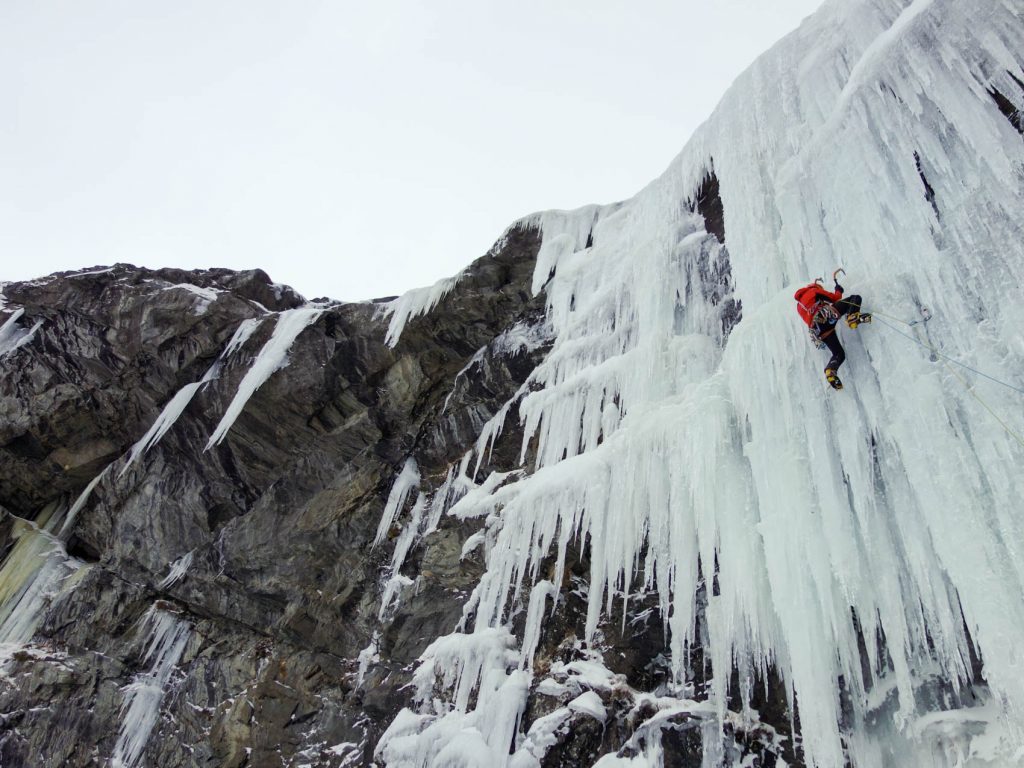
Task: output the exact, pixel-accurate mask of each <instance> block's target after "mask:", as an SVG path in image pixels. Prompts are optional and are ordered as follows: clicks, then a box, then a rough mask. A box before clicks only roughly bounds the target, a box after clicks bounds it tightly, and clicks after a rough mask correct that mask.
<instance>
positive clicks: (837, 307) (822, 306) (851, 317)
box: [793, 269, 871, 389]
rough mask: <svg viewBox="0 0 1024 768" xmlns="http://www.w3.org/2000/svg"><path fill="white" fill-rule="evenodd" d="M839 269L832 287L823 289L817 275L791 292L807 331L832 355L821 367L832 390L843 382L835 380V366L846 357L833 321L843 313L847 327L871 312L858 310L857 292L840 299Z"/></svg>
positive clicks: (851, 326)
mask: <svg viewBox="0 0 1024 768" xmlns="http://www.w3.org/2000/svg"><path fill="white" fill-rule="evenodd" d="M840 272H842V270H841V269H837V270H836V271H835V273H834V274H833V275H832V280H833V281H834V282H835V290H833V291H826V290H825V286H824V285H822V280H821V278H819V279H817V280H815V281H814V282H813V283H811V284H810V285H805V286H804V287H803V288H801V289H800V290H798V291H797V292H796V293H795V294H793V298H794V299H796V301H797V307H796V309H797V312H799V313H800V317H802V318H803V321H804V322H805V323H807V326H808V327H809V328H810V331H811V339H812V340H813V341H814V344H815V346H817V347H818V348H819V349H823V348H825V347H828V350H829V352H831V353H832V357H831V358H829V361H828V364H827V365H826V366H825V380H826V381H827V382H828V383H829V384H831V385H832V388H833V389H842V388H843V382H841V381H840V380H839V376H838V371H839V366H841V365H842V364H843V361H844V360H845V359H846V352H844V351H843V345H842V344H840V343H839V334H838V333H836V324H837V323H838V322H839V318H840V317H842V316H843V315H846V324H847V325H848V326H850V328H856V327H857V326H858V325H860V324H861V323H870V322H871V315H870V314H868V313H867V312H861V311H860V303H861V298H860V296H858V295H857V294H854V295H852V296H850V297H849V298H846V299H844V298H843V286H841V285H840V284H839V281H838V280H836V277H837V275H838V274H839V273H840Z"/></svg>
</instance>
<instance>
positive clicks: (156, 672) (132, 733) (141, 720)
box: [111, 606, 192, 768]
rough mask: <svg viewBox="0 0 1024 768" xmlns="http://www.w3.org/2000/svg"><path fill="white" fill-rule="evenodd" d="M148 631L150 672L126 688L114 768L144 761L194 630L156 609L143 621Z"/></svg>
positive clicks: (131, 766)
mask: <svg viewBox="0 0 1024 768" xmlns="http://www.w3.org/2000/svg"><path fill="white" fill-rule="evenodd" d="M141 630H142V631H143V632H145V640H144V641H143V643H144V645H145V648H146V650H145V652H144V654H143V659H142V660H143V662H149V663H150V667H149V671H148V672H140V673H139V674H137V675H136V676H135V679H134V680H133V681H132V682H131V683H130V684H129V685H127V686H126V687H125V688H124V703H123V704H122V705H121V711H122V713H123V720H122V722H121V727H120V729H119V730H118V734H117V742H116V743H115V745H114V754H113V756H112V757H111V765H112V766H113V768H135V766H137V765H139V761H140V760H141V759H142V755H143V752H144V751H145V749H146V744H147V743H148V741H149V737H150V735H151V734H152V732H153V728H154V727H156V723H157V720H158V719H159V718H160V705H161V703H162V702H163V699H164V696H165V695H166V694H167V688H168V685H169V683H170V679H171V675H172V673H173V672H174V668H175V667H176V666H177V665H178V662H179V661H180V660H181V656H182V654H183V653H184V652H185V646H186V645H188V641H189V639H190V637H191V634H192V627H191V625H189V623H188V622H186V621H183V620H181V619H180V618H178V616H177V615H176V614H174V613H170V612H168V611H165V610H161V609H159V608H157V607H156V606H154V607H152V608H150V609H149V611H148V612H147V613H146V615H145V617H143V620H142V622H141Z"/></svg>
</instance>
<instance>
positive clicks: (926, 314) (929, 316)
mask: <svg viewBox="0 0 1024 768" xmlns="http://www.w3.org/2000/svg"><path fill="white" fill-rule="evenodd" d="M871 314H872V315H874V316H876V317H878V319H879V322H881V323H882V324H883V325H886V326H888V327H889V328H891V329H892V330H894V331H896V333H898V334H899V335H900V336H903V337H904V338H907V339H910V340H911V341H912V342H914V343H915V344H918V345H920V346H922V347H924V348H925V349H928V350H930V351H931V352H932V354H934V355H936V356H937V357H940V358H942V361H943V363H944V364H945V366H946V368H947V369H949V372H950V373H951V374H953V376H954V378H956V380H957V381H959V382H960V383H961V384H963V385H964V389H966V390H967V391H968V392H969V393H970V395H971V396H972V397H973V398H974V399H975V400H977V401H978V402H979V403H980V404H981V406H982V407H983V408H984V409H985V410H986V411H988V412H989V413H990V414H991V415H992V418H994V419H995V420H996V421H998V422H999V425H1000V426H1001V427H1002V428H1003V429H1004V430H1005V431H1006V434H1008V435H1010V436H1011V437H1012V438H1013V439H1015V440H1016V441H1017V442H1018V443H1020V444H1021V447H1024V438H1022V437H1021V436H1020V435H1019V434H1017V432H1015V431H1014V430H1013V429H1012V428H1011V427H1010V426H1009V425H1008V424H1007V423H1006V422H1005V421H1003V420H1002V419H1001V418H1000V417H999V414H997V413H996V412H995V411H994V410H993V409H992V406H990V405H989V404H988V403H986V402H985V401H984V400H982V398H981V396H980V395H979V394H978V393H977V392H975V391H974V389H972V388H971V384H970V382H968V381H967V380H966V379H965V378H964V377H963V376H961V375H960V374H959V373H958V372H957V370H956V369H955V368H953V366H952V365H950V363H953V364H954V365H959V366H960V367H961V368H966V369H967V370H968V371H971V372H972V373H976V374H977V375H978V376H982V377H984V378H986V379H988V380H989V381H994V382H995V383H996V384H1002V385H1003V386H1004V387H1008V388H1009V389H1012V390H1013V391H1015V392H1020V393H1021V394H1022V395H1024V389H1021V388H1020V387H1017V386H1014V385H1013V384H1010V383H1008V382H1005V381H1002V380H1001V379H997V378H996V377H995V376H989V375H988V374H987V373H983V372H982V371H979V370H978V369H977V368H972V367H971V366H969V365H967V364H966V363H962V362H960V361H959V360H957V359H955V358H953V357H950V356H949V355H947V354H945V353H943V352H940V351H939V349H938V348H937V347H936V346H935V345H934V344H929V343H928V342H926V341H921V340H920V339H918V338H915V337H913V336H911V335H910V334H909V333H904V332H903V331H901V330H900V329H899V328H897V327H896V326H895V325H893V324H892V323H889V322H886V320H885V319H883V318H888V319H889V320H893V321H895V322H897V323H902V324H903V325H906V326H908V327H913V326H915V325H921V324H924V323H927V322H928V321H929V320H931V319H932V313H931V312H930V311H929V310H928V308H927V307H922V308H921V314H922V316H923V317H922V318H921V319H920V320H913V321H908V320H903V319H902V318H899V317H894V316H892V315H887V314H885V313H884V312H878V311H875V310H872V312H871Z"/></svg>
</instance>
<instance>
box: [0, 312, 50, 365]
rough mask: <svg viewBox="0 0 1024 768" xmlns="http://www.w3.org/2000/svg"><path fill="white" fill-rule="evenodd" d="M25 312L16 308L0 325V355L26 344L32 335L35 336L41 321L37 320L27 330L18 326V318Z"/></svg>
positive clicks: (7, 353)
mask: <svg viewBox="0 0 1024 768" xmlns="http://www.w3.org/2000/svg"><path fill="white" fill-rule="evenodd" d="M24 314H25V310H24V309H16V310H14V313H13V314H12V315H11V316H10V317H9V318H7V321H6V322H5V323H4V324H3V325H2V326H0V357H3V356H4V355H9V354H10V353H11V352H13V351H14V350H16V349H18V348H19V347H22V346H24V345H25V344H28V343H29V342H30V341H32V337H33V336H35V333H36V331H38V330H39V329H40V328H41V327H42V325H43V321H42V320H39V321H37V322H36V324H35V325H33V326H32V327H31V328H29V329H28V330H26V329H24V328H20V327H18V320H19V319H20V318H21V316H22V315H24Z"/></svg>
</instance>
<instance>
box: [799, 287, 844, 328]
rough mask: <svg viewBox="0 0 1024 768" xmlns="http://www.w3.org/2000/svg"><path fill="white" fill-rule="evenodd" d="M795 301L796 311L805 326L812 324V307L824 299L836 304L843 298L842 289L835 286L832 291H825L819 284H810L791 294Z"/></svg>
mask: <svg viewBox="0 0 1024 768" xmlns="http://www.w3.org/2000/svg"><path fill="white" fill-rule="evenodd" d="M793 298H794V299H796V301H797V305H796V311H797V312H799V313H800V317H801V318H803V321H804V322H805V323H807V325H812V324H813V320H812V318H813V316H814V305H815V304H817V303H818V302H819V301H821V300H822V299H824V300H825V301H831V302H836V301H839V300H840V299H841V298H843V289H842V288H840V287H839V286H836V290H834V291H826V290H825V287H824V286H823V285H821V284H820V283H811V284H810V285H805V286H804V287H803V288H801V289H800V290H798V291H797V292H796V293H794V294H793Z"/></svg>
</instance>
